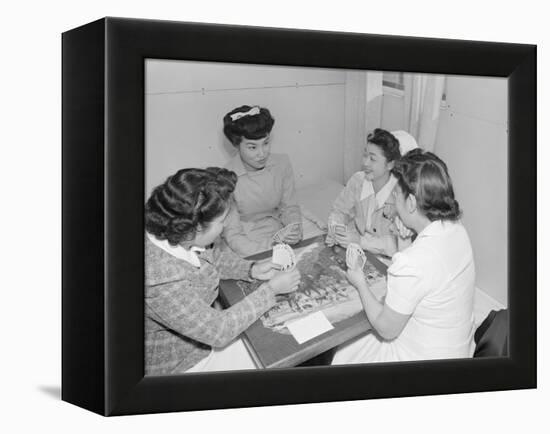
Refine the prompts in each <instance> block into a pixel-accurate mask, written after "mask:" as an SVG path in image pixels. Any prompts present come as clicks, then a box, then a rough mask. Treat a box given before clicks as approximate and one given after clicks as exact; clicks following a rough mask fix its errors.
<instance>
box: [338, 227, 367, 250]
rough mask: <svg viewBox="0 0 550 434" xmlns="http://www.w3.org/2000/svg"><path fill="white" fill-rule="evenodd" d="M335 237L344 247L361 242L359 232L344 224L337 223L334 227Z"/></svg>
mask: <svg viewBox="0 0 550 434" xmlns="http://www.w3.org/2000/svg"><path fill="white" fill-rule="evenodd" d="M334 239H335V240H336V242H337V243H338V244H339V245H341V246H342V247H347V246H349V245H350V244H359V243H360V242H361V238H360V236H359V234H358V233H357V232H355V231H348V230H347V229H346V227H345V226H344V225H336V226H335V227H334Z"/></svg>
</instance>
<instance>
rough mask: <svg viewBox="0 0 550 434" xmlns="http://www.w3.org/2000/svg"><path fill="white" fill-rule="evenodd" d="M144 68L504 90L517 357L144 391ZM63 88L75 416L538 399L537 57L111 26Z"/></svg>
mask: <svg viewBox="0 0 550 434" xmlns="http://www.w3.org/2000/svg"><path fill="white" fill-rule="evenodd" d="M145 58H162V59H182V60H194V61H220V62H236V63H254V64H268V65H292V66H306V67H307V66H311V67H330V68H345V69H362V70H365V69H369V70H386V71H388V70H396V71H410V72H432V73H441V74H462V75H480V76H495V77H507V78H508V81H509V88H508V89H509V100H508V102H509V104H508V106H509V148H508V161H510V162H513V163H514V164H510V165H509V169H508V175H509V176H508V178H509V183H508V195H509V197H508V198H509V209H508V222H509V245H508V252H509V253H508V255H509V257H508V258H509V276H508V282H509V288H508V301H509V314H510V317H509V321H510V345H509V356H508V357H504V358H481V359H461V360H438V361H423V362H401V363H385V364H374V365H351V366H331V367H308V368H293V369H274V370H258V371H243V372H219V373H208V374H185V375H180V376H165V377H145V378H144V369H143V359H144V358H143V354H144V348H143V337H144V335H143V318H144V307H143V288H144V275H143V274H144V273H143V269H144V246H143V198H144V91H143V89H144V59H145ZM62 73H63V84H62V92H63V95H62V103H63V108H62V117H63V127H62V136H63V162H62V170H63V181H62V184H63V192H62V196H63V209H62V218H63V241H62V248H63V271H62V280H63V288H62V314H63V318H62V329H63V332H62V333H63V335H62V350H63V354H62V364H63V366H62V399H63V400H65V401H68V402H71V403H73V404H76V405H79V406H81V407H84V408H86V409H89V410H91V411H94V412H97V413H99V414H102V415H124V414H135V413H153V412H169V411H182V410H201V409H214V408H231V407H249V406H263V405H276V404H294V403H308V402H326V401H341V400H358V399H367V398H383V397H398V396H413V395H428V394H447V393H465V392H478V391H495V390H507V389H521V388H534V387H536V271H537V270H536V46H533V45H521V44H508V43H488V42H475V41H459V40H442V39H426V38H409V37H396V36H382V35H366V34H353V33H335V32H320V31H304V30H283V29H271V28H255V27H245V26H224V25H211V24H196V23H180V22H165V21H152V20H134V19H121V18H104V19H101V20H98V21H95V22H93V23H90V24H87V25H85V26H82V27H79V28H77V29H73V30H70V31H68V32H66V33H64V34H63V36H62ZM388 378H391V381H388Z"/></svg>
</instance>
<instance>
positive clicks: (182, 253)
mask: <svg viewBox="0 0 550 434" xmlns="http://www.w3.org/2000/svg"><path fill="white" fill-rule="evenodd" d="M146 233H147V238H149V241H151V242H152V243H153V244H154V245H155V246H157V247H159V248H161V249H162V250H164V251H165V252H166V253H168V254H169V255H172V256H174V257H176V258H178V259H182V260H184V261H186V262H188V263H190V264H191V265H193V266H194V267H197V268H200V266H201V263H200V261H199V257H198V255H197V252H204V250H205V249H204V248H202V247H191V248H190V249H189V250H187V249H186V248H185V247H183V246H172V245H171V244H170V243H169V242H168V241H167V240H159V239H157V238H156V237H155V236H153V235H151V234H150V233H149V232H146Z"/></svg>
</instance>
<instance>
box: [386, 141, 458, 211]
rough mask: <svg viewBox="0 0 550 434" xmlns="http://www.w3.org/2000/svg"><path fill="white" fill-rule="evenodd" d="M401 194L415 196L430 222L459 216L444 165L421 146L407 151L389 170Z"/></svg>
mask: <svg viewBox="0 0 550 434" xmlns="http://www.w3.org/2000/svg"><path fill="white" fill-rule="evenodd" d="M392 173H393V175H394V176H395V177H396V178H397V180H398V182H399V186H400V187H401V190H402V191H403V193H404V194H405V195H406V196H408V195H409V194H412V195H413V196H414V197H415V198H416V203H417V206H418V208H419V209H420V210H421V211H422V213H423V214H424V215H425V216H426V217H428V219H429V220H430V221H435V220H451V221H455V220H458V219H459V218H460V215H461V213H462V212H461V211H460V206H459V204H458V202H457V201H456V200H455V194H454V190H453V183H452V181H451V177H450V176H449V171H448V170H447V165H446V164H445V163H444V162H443V161H442V160H441V159H440V158H439V157H438V156H437V155H435V154H433V153H431V152H426V151H424V150H422V149H420V148H418V149H413V150H412V151H409V152H407V153H406V154H405V155H404V156H403V157H402V158H401V159H400V160H398V161H397V162H396V164H395V167H394V168H393V169H392Z"/></svg>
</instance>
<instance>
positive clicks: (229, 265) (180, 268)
mask: <svg viewBox="0 0 550 434" xmlns="http://www.w3.org/2000/svg"><path fill="white" fill-rule="evenodd" d="M199 260H200V263H201V266H200V268H198V267H195V266H193V265H191V264H190V263H188V262H187V261H184V260H182V259H178V258H176V257H175V256H172V255H171V254H169V253H168V252H166V251H164V250H163V249H161V248H160V247H158V246H156V245H155V244H153V243H152V242H151V241H150V240H149V239H148V238H147V237H145V374H146V375H164V374H179V373H183V372H185V371H186V370H187V369H189V368H191V367H192V366H194V365H195V364H196V363H197V362H199V361H200V360H202V359H203V358H204V357H206V356H207V355H208V354H209V353H210V351H211V347H224V346H225V345H227V344H228V343H229V342H231V341H232V340H233V339H234V338H235V337H237V336H238V335H239V334H241V333H242V332H243V331H244V330H246V329H247V328H248V327H249V326H250V325H251V324H252V323H253V322H254V321H256V320H257V319H258V318H259V317H260V316H261V315H262V314H264V313H265V312H266V311H268V310H269V309H270V308H271V307H272V306H273V305H274V304H275V296H274V294H273V292H272V290H271V289H270V288H269V287H268V285H261V286H260V287H259V288H258V289H257V290H256V291H255V292H254V293H252V294H250V295H249V296H248V297H245V298H244V299H243V300H242V301H240V302H239V303H237V304H235V305H233V306H231V307H230V308H228V309H225V310H217V309H215V308H214V307H212V303H213V302H214V300H215V299H216V298H217V297H218V283H219V279H220V278H221V279H245V280H246V279H247V277H248V272H249V269H250V266H251V262H250V261H246V260H244V259H241V258H240V257H238V256H237V255H235V254H234V253H233V252H230V251H223V252H222V251H218V250H217V249H207V250H205V251H204V252H202V253H200V254H199Z"/></svg>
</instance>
